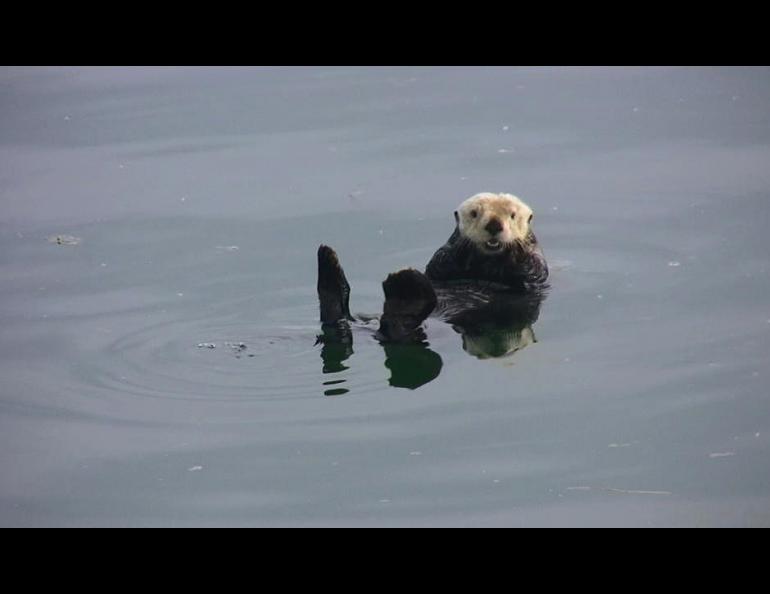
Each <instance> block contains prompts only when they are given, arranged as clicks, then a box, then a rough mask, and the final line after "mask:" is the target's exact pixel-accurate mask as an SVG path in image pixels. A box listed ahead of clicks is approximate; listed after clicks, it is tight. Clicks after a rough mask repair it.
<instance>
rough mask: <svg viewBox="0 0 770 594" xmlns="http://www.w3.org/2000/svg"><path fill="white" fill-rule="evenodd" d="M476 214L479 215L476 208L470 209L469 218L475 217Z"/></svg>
mask: <svg viewBox="0 0 770 594" xmlns="http://www.w3.org/2000/svg"><path fill="white" fill-rule="evenodd" d="M477 216H479V212H478V211H477V210H472V211H471V218H472V219H475V218H476V217H477Z"/></svg>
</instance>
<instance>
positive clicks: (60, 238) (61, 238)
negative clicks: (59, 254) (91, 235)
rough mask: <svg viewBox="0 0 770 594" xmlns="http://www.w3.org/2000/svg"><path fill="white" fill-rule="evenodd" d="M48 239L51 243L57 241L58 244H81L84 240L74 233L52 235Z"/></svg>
mask: <svg viewBox="0 0 770 594" xmlns="http://www.w3.org/2000/svg"><path fill="white" fill-rule="evenodd" d="M46 239H47V240H48V242H49V243H55V244H56V245H80V242H81V241H83V240H82V239H80V238H79V237H75V236H74V235H51V236H50V237H47V238H46Z"/></svg>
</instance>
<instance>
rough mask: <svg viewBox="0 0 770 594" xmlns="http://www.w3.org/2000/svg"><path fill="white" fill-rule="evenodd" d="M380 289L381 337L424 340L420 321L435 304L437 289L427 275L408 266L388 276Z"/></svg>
mask: <svg viewBox="0 0 770 594" xmlns="http://www.w3.org/2000/svg"><path fill="white" fill-rule="evenodd" d="M382 289H383V291H384V293H385V305H384V306H383V312H382V317H381V318H380V330H379V335H380V337H381V338H382V339H384V340H390V341H396V342H402V341H408V340H410V339H414V340H424V333H421V332H420V331H421V324H422V323H423V321H425V319H426V318H427V317H428V316H429V315H430V314H431V312H432V311H433V310H434V309H435V308H436V304H437V298H436V292H435V291H434V290H433V286H432V285H431V283H430V281H429V280H428V278H427V277H426V276H425V275H424V274H423V273H422V272H419V271H418V270H413V269H411V268H409V269H406V270H401V271H399V272H394V273H392V274H390V275H388V278H386V279H385V281H384V282H383V283H382Z"/></svg>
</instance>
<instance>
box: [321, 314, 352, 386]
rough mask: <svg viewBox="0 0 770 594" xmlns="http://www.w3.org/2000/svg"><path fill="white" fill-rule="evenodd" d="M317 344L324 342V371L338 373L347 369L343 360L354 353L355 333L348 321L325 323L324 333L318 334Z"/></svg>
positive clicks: (322, 355) (322, 354)
mask: <svg viewBox="0 0 770 594" xmlns="http://www.w3.org/2000/svg"><path fill="white" fill-rule="evenodd" d="M316 344H323V347H321V360H322V361H323V369H322V371H323V373H337V372H339V371H343V370H345V369H347V367H346V366H345V365H343V364H342V362H343V361H345V360H346V359H347V358H348V357H350V355H352V354H353V333H352V332H351V330H350V325H349V324H348V323H347V321H344V320H343V321H341V322H339V323H337V324H324V326H323V334H321V335H320V336H318V338H317V339H316Z"/></svg>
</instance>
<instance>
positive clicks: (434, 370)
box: [383, 344, 443, 390]
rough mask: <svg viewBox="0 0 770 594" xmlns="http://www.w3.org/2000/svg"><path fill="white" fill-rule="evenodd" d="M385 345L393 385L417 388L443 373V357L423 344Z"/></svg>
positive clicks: (386, 363)
mask: <svg viewBox="0 0 770 594" xmlns="http://www.w3.org/2000/svg"><path fill="white" fill-rule="evenodd" d="M383 347H384V348H385V357H386V359H385V367H387V368H388V369H390V380H389V381H388V383H389V384H390V385H391V386H394V387H396V388H409V389H410V390H415V389H417V388H419V387H420V386H424V385H425V384H427V383H428V382H430V381H433V380H434V379H436V378H437V377H438V374H439V373H441V367H442V366H443V362H442V361H441V357H440V356H439V354H438V353H436V352H434V351H432V350H430V349H429V348H428V347H426V346H425V345H423V344H385V345H383Z"/></svg>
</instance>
